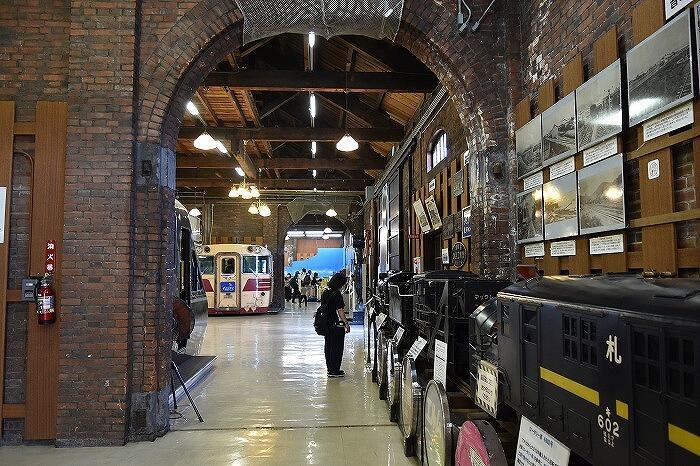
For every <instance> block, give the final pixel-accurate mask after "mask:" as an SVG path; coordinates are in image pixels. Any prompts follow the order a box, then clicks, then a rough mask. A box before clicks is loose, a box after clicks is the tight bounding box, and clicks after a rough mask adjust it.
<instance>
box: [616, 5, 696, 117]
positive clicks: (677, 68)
mask: <svg viewBox="0 0 700 466" xmlns="http://www.w3.org/2000/svg"><path fill="white" fill-rule="evenodd" d="M690 44H691V42H690V10H685V12H683V13H681V14H680V15H678V16H677V17H675V18H674V19H672V20H671V21H669V22H668V23H666V24H665V25H664V26H663V27H662V28H661V29H659V30H658V31H656V32H655V33H653V34H652V35H650V36H649V37H647V38H646V39H644V40H643V41H642V42H640V43H639V44H638V45H637V46H636V47H634V48H632V49H631V50H630V51H629V52H627V96H628V103H629V125H630V127H632V126H634V125H636V124H639V123H641V122H643V121H646V120H648V119H649V118H652V117H655V116H656V115H660V114H661V113H663V112H665V111H666V110H670V109H672V108H674V107H677V106H679V105H680V104H682V103H684V102H687V101H689V100H692V98H693V95H694V90H693V58H692V56H693V54H692V53H691V52H690V50H691V47H690Z"/></svg>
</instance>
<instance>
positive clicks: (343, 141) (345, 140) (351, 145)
mask: <svg viewBox="0 0 700 466" xmlns="http://www.w3.org/2000/svg"><path fill="white" fill-rule="evenodd" d="M358 147H360V145H359V144H358V143H357V141H356V140H355V138H353V137H352V136H350V133H345V136H343V137H342V138H340V141H338V142H337V143H336V145H335V148H336V149H338V150H339V151H341V152H352V151H354V150H357V148H358Z"/></svg>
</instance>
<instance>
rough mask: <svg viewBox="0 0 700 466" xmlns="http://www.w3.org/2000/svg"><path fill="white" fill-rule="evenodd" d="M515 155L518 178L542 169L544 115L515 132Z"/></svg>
mask: <svg viewBox="0 0 700 466" xmlns="http://www.w3.org/2000/svg"><path fill="white" fill-rule="evenodd" d="M515 153H516V158H517V160H518V178H522V177H524V176H527V175H529V174H530V173H533V172H536V171H537V170H539V169H540V168H542V115H537V116H536V117H535V118H533V119H532V120H530V121H529V122H527V123H526V124H525V125H524V126H523V127H522V128H520V129H519V130H517V131H516V132H515Z"/></svg>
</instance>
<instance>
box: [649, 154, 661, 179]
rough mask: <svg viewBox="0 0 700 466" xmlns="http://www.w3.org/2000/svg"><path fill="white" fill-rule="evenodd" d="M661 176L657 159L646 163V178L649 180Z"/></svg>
mask: <svg viewBox="0 0 700 466" xmlns="http://www.w3.org/2000/svg"><path fill="white" fill-rule="evenodd" d="M660 174H661V167H660V166H659V159H654V160H650V161H649V163H647V177H648V178H649V179H650V180H653V179H656V178H658V177H659V175H660Z"/></svg>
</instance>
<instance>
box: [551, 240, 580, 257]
mask: <svg viewBox="0 0 700 466" xmlns="http://www.w3.org/2000/svg"><path fill="white" fill-rule="evenodd" d="M549 255H550V256H552V257H562V256H575V255H576V240H573V239H570V240H566V241H553V242H551V243H549Z"/></svg>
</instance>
